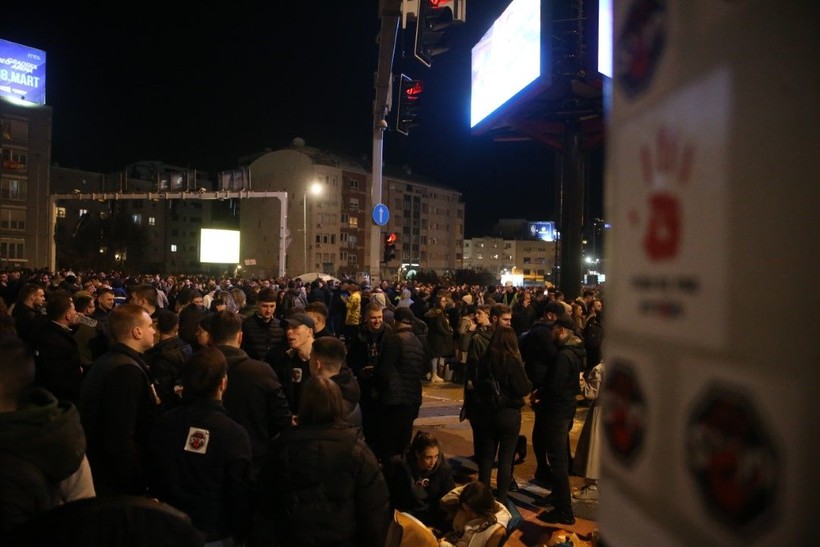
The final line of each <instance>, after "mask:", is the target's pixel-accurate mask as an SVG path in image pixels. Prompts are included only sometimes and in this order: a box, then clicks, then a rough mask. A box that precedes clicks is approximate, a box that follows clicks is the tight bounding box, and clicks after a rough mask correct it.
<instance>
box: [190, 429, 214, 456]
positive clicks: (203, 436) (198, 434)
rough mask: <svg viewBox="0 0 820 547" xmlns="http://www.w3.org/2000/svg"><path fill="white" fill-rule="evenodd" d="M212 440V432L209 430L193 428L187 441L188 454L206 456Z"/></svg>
mask: <svg viewBox="0 0 820 547" xmlns="http://www.w3.org/2000/svg"><path fill="white" fill-rule="evenodd" d="M210 438H211V432H210V431H208V430H207V429H200V428H198V427H191V428H189V429H188V439H187V440H186V441H185V451H186V452H196V453H197V454H205V453H207V452H208V440H209V439H210Z"/></svg>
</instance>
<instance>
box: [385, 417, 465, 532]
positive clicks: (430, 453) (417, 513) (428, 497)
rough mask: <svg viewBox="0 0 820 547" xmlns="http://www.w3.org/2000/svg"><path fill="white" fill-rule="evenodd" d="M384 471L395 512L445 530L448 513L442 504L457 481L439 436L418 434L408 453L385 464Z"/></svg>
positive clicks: (424, 433)
mask: <svg viewBox="0 0 820 547" xmlns="http://www.w3.org/2000/svg"><path fill="white" fill-rule="evenodd" d="M382 471H383V473H384V477H385V480H386V481H387V488H388V489H389V490H390V503H391V505H392V507H393V509H396V510H398V511H404V512H406V513H410V514H411V515H413V516H414V517H416V518H417V519H419V520H420V521H421V522H423V523H424V524H425V525H427V526H429V527H431V528H435V529H437V530H444V529H445V525H446V513H445V512H444V511H443V510H442V508H441V507H440V505H439V502H440V501H441V498H443V497H444V495H445V494H447V492H449V491H450V490H452V489H453V488H454V487H455V481H454V480H453V470H452V468H451V467H450V464H449V463H448V462H447V459H446V458H445V457H444V454H443V452H442V451H441V448H440V447H439V442H438V439H437V438H436V437H434V436H433V435H432V434H430V433H428V432H426V431H417V432H416V434H415V436H414V437H413V441H412V442H411V443H410V447H409V448H408V449H407V450H406V451H405V453H404V454H401V455H397V456H393V457H392V458H390V459H388V460H387V461H386V462H384V465H383V466H382Z"/></svg>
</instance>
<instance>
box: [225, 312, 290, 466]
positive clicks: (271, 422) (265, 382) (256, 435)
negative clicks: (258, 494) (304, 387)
mask: <svg viewBox="0 0 820 547" xmlns="http://www.w3.org/2000/svg"><path fill="white" fill-rule="evenodd" d="M210 329H211V333H210V336H211V339H212V340H213V343H214V344H215V345H216V347H217V348H218V349H219V350H220V351H221V352H222V353H223V354H225V358H226V359H227V361H228V389H227V390H226V391H225V393H224V394H223V395H222V403H223V404H224V405H225V408H226V409H228V414H229V415H230V416H231V418H233V419H234V420H236V421H237V422H239V423H240V424H242V425H243V426H245V429H247V430H248V435H249V436H250V439H251V452H252V453H253V468H252V469H253V473H254V476H255V475H256V473H257V472H258V470H259V468H260V467H261V465H262V462H263V461H264V460H265V458H266V457H267V455H268V445H269V444H270V441H271V439H273V438H274V437H275V436H276V435H278V434H279V433H281V432H282V431H284V430H285V429H287V428H288V427H290V426H291V425H292V423H293V416H292V414H291V411H290V407H289V406H288V400H287V397H285V392H284V390H283V389H282V383H281V382H280V381H279V378H278V377H277V376H276V373H275V372H274V371H273V369H272V368H271V367H270V365H269V364H267V363H266V362H264V361H259V360H257V359H251V358H250V357H249V356H248V354H247V353H245V352H244V351H243V350H242V349H240V347H239V346H240V344H241V342H242V317H241V316H239V315H238V314H236V313H231V312H229V311H221V312H217V313H215V314H213V316H212V317H211V323H210Z"/></svg>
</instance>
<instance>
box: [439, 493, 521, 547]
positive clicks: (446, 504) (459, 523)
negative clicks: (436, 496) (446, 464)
mask: <svg viewBox="0 0 820 547" xmlns="http://www.w3.org/2000/svg"><path fill="white" fill-rule="evenodd" d="M441 506H442V508H443V509H444V510H445V511H447V512H448V513H449V514H450V515H452V519H453V527H452V529H451V530H450V532H448V533H447V534H446V535H445V536H444V537H443V538H441V540H440V541H439V546H440V547H468V546H469V547H484V546H485V545H487V543H488V541H489V540H490V537H492V535H493V534H494V533H496V530H498V529H499V528H505V529H506V527H507V524H508V523H509V522H510V519H512V515H511V514H510V511H509V510H508V509H507V508H506V507H504V505H503V504H501V503H499V502H498V501H496V500H495V498H493V493H492V491H491V490H490V488H489V487H488V486H487V485H486V484H484V483H483V482H478V481H475V482H470V483H468V484H466V485H464V486H458V487H456V488H454V489H453V490H451V491H450V492H448V493H447V494H446V495H445V496H444V497H443V498H442V499H441Z"/></svg>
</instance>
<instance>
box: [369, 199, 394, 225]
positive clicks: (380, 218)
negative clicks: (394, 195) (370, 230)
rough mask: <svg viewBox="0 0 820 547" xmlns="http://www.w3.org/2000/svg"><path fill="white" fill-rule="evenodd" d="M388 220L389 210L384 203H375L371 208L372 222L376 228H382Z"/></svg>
mask: <svg viewBox="0 0 820 547" xmlns="http://www.w3.org/2000/svg"><path fill="white" fill-rule="evenodd" d="M389 220H390V210H389V209H388V208H387V205H385V204H384V203H377V204H376V205H375V206H374V207H373V222H374V223H375V224H376V226H384V225H385V224H387V221H389Z"/></svg>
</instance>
